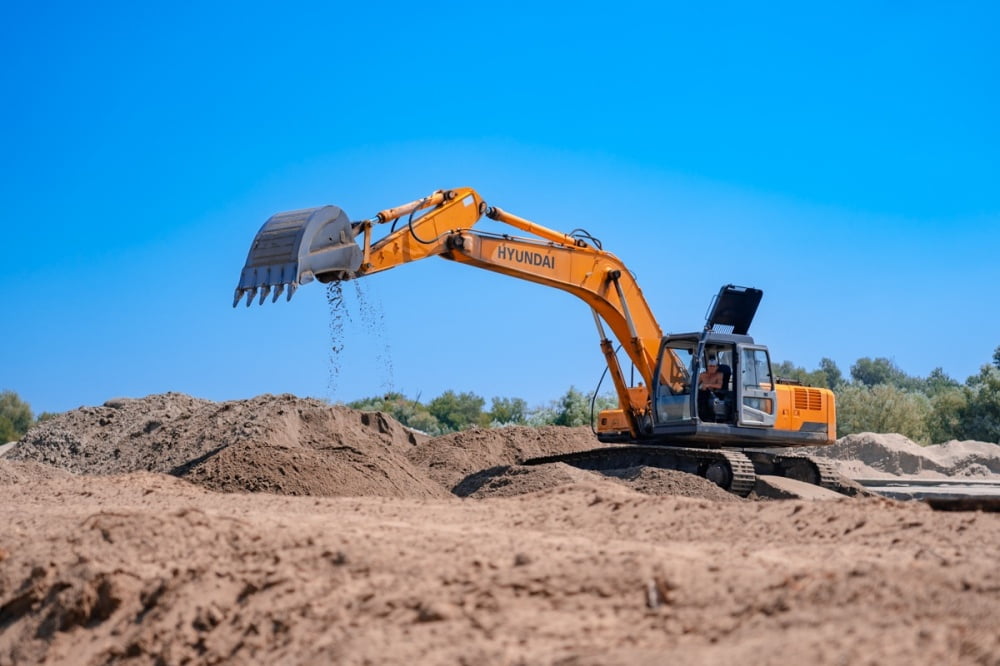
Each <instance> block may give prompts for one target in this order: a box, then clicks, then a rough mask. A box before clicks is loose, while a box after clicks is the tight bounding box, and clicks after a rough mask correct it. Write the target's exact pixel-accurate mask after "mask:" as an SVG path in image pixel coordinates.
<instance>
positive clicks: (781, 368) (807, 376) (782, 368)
mask: <svg viewBox="0 0 1000 666" xmlns="http://www.w3.org/2000/svg"><path fill="white" fill-rule="evenodd" d="M771 371H772V372H773V373H774V376H775V377H779V378H781V379H790V380H792V381H796V382H801V383H802V384H803V385H804V386H817V387H820V388H829V385H828V384H827V374H826V373H825V372H824V371H823V370H813V371H812V372H809V371H808V370H806V369H805V368H802V367H799V366H797V365H795V364H793V363H792V362H791V361H782V362H781V363H778V364H776V365H774V366H773V367H772V368H771Z"/></svg>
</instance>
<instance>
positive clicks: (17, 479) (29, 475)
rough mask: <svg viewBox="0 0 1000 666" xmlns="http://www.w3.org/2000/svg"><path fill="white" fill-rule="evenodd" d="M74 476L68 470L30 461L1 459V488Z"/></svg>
mask: <svg viewBox="0 0 1000 666" xmlns="http://www.w3.org/2000/svg"><path fill="white" fill-rule="evenodd" d="M70 476H73V475H72V474H70V473H69V472H67V471H66V470H62V469H59V468H58V467H52V466H51V465H43V464H42V463H37V462H33V461H30V460H24V461H19V460H4V459H2V458H0V486H2V485H6V484H12V483H35V482H37V481H46V480H48V479H63V478H66V477H70Z"/></svg>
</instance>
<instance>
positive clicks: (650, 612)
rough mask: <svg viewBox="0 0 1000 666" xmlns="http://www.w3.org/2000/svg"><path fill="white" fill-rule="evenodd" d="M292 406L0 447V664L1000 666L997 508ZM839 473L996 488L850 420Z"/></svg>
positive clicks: (987, 462)
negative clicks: (730, 479)
mask: <svg viewBox="0 0 1000 666" xmlns="http://www.w3.org/2000/svg"><path fill="white" fill-rule="evenodd" d="M598 445H599V443H598V442H597V440H596V438H595V437H594V436H593V434H592V433H591V432H590V430H589V429H568V428H555V427H552V428H538V429H535V428H523V427H512V428H502V429H497V430H470V431H465V432H461V433H456V434H453V435H448V436H445V437H438V438H433V439H431V438H428V437H426V436H424V435H421V434H419V433H414V432H412V431H409V430H408V429H406V428H404V427H403V426H401V425H400V424H399V423H397V422H396V421H394V420H393V419H392V418H390V417H388V416H387V415H385V414H380V413H364V412H358V411H354V410H351V409H348V408H346V407H340V406H329V405H326V404H325V403H322V402H320V401H316V400H310V399H301V398H296V397H294V396H289V395H281V396H259V397H257V398H253V399H250V400H242V401H232V402H224V403H215V402H210V401H206V400H199V399H196V398H192V397H190V396H185V395H181V394H164V395H155V396H149V397H146V398H142V399H116V400H109V401H108V402H107V403H105V404H104V405H103V406H100V407H84V408H81V409H78V410H74V411H72V412H68V413H66V414H63V415H60V416H58V417H56V418H54V419H52V420H50V421H46V422H44V423H42V424H40V425H39V426H37V427H36V428H34V429H33V430H32V431H31V432H29V433H28V434H27V435H26V436H25V437H24V438H23V439H22V440H21V441H20V442H19V443H18V444H17V445H16V446H14V447H13V448H12V449H10V450H9V451H7V452H6V453H5V455H4V457H2V458H0V498H2V504H0V512H2V513H3V515H2V516H0V666H3V665H6V664H24V663H40V662H45V663H52V664H103V663H110V662H118V661H121V662H129V663H137V664H146V663H149V664H154V663H155V664H184V663H194V664H201V663H295V664H300V663H306V664H309V663H316V664H328V663H344V664H378V663H406V662H409V663H421V664H423V663H428V664H481V663H491V664H493V663H496V664H508V663H509V664H521V663H523V664H555V663H559V664H661V663H665V662H673V663H692V664H717V663H726V662H732V663H741V662H742V663H755V664H789V663H803V662H807V663H811V664H815V665H825V664H856V663H870V664H914V663H949V664H954V663H959V664H990V665H997V664H1000V632H998V631H997V625H996V617H997V616H998V614H1000V567H998V566H997V564H996V553H997V552H998V550H1000V514H996V513H981V512H935V511H932V510H931V509H930V508H929V507H928V506H927V505H925V504H923V503H919V502H896V501H891V500H886V499H879V498H847V497H845V498H844V499H840V500H833V501H822V502H820V501H805V500H781V501H777V500H766V499H764V498H760V497H756V496H751V497H750V498H748V499H740V498H738V497H736V496H733V495H731V494H729V493H726V492H724V491H722V490H721V489H719V488H718V487H717V486H715V485H713V484H711V483H710V482H708V481H706V480H705V479H701V478H699V477H694V476H691V475H687V474H682V473H678V472H672V471H666V470H658V469H649V468H632V469H622V470H615V471H613V472H610V473H608V474H606V475H602V474H598V473H594V472H589V471H583V470H580V469H577V468H574V467H571V466H568V465H565V464H562V463H553V464H548V465H538V466H525V465H522V464H520V463H521V462H522V461H523V460H525V459H526V458H531V457H537V456H543V455H551V454H556V453H562V452H569V451H578V450H585V449H588V448H594V447H596V446H598ZM817 453H818V454H820V455H826V456H828V457H830V458H832V459H834V460H835V461H836V462H837V464H838V465H839V466H840V468H841V469H842V470H843V471H845V472H847V473H849V474H850V475H853V476H886V475H891V474H912V475H918V476H925V477H926V476H961V477H963V478H967V477H973V478H1000V446H997V445H996V444H985V443H982V442H950V443H948V444H945V445H941V446H938V447H919V446H917V445H915V444H913V443H912V442H909V440H905V438H902V437H900V436H898V435H874V434H868V433H866V434H863V435H857V436H851V437H847V438H844V439H842V440H840V441H839V442H838V443H837V444H836V445H834V446H831V447H826V448H825V449H823V450H821V451H817Z"/></svg>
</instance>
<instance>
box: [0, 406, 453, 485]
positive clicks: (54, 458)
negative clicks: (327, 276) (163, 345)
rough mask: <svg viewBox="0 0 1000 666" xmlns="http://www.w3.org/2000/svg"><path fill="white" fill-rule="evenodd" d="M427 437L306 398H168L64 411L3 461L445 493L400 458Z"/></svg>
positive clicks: (208, 479)
mask: <svg viewBox="0 0 1000 666" xmlns="http://www.w3.org/2000/svg"><path fill="white" fill-rule="evenodd" d="M423 439H424V436H422V435H418V434H416V433H414V432H412V431H410V430H407V429H406V428H404V427H403V426H402V425H400V424H399V423H398V422H396V421H395V420H393V419H392V418H390V417H388V416H386V415H385V414H382V413H379V412H359V411H356V410H353V409H349V408H347V407H342V406H331V405H327V404H325V403H323V402H320V401H319V400H314V399H309V398H297V397H295V396H291V395H279V396H271V395H262V396H258V397H256V398H252V399H250V400H235V401H230V402H222V403H215V402H211V401H208V400H199V399H197V398H192V397H190V396H186V395H183V394H179V393H166V394H161V395H151V396H148V397H146V398H141V399H116V400H109V401H108V402H106V403H105V404H104V405H103V406H101V407H83V408H80V409H77V410H74V411H72V412H68V413H66V414H62V415H60V416H58V417H56V418H54V419H51V420H50V421H46V422H44V423H42V424H40V425H39V426H37V427H35V428H33V429H32V430H31V431H30V432H28V434H27V435H25V437H24V438H23V439H22V440H21V442H20V443H19V444H18V445H17V447H16V448H15V449H14V450H12V451H11V452H10V453H9V454H8V457H9V458H11V459H16V460H31V461H35V462H40V463H45V464H48V465H52V466H55V467H58V468H61V469H64V470H68V471H70V472H73V473H75V474H93V475H108V474H125V473H128V472H135V471H149V472H161V473H166V474H173V475H175V476H180V477H183V478H186V479H188V480H190V481H192V482H194V483H198V484H201V485H204V486H206V487H208V488H211V489H213V490H224V491H230V492H232V491H249V492H254V491H264V492H273V493H283V494H292V495H331V494H332V495H342V494H350V495H381V496H385V497H444V496H447V493H446V492H444V491H442V489H441V488H439V487H438V485H437V484H435V483H433V482H432V481H430V480H429V479H427V478H426V476H425V475H424V474H423V472H422V471H420V470H419V469H417V468H415V467H414V466H413V465H412V464H411V463H410V462H409V461H408V460H407V459H406V455H405V454H406V452H407V451H408V450H409V449H411V448H413V446H414V445H416V444H417V443H418V442H420V441H422V440H423Z"/></svg>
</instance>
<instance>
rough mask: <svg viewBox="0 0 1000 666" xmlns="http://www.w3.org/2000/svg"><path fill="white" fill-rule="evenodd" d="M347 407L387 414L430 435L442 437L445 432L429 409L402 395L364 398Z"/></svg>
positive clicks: (392, 393) (409, 426)
mask: <svg viewBox="0 0 1000 666" xmlns="http://www.w3.org/2000/svg"><path fill="white" fill-rule="evenodd" d="M347 406H348V407H350V408H352V409H360V410H362V411H367V412H385V413H386V414H389V415H390V416H392V418H394V419H396V420H397V421H399V422H400V423H402V424H403V425H405V426H406V427H408V428H413V429H414V430H419V431H421V432H426V433H427V434H429V435H441V434H444V432H445V431H444V429H443V428H442V427H441V424H440V423H439V422H438V420H437V419H436V418H435V417H434V416H433V415H432V414H431V413H430V412H429V411H428V410H427V407H425V406H424V405H422V404H420V402H418V401H416V400H410V399H408V398H407V397H406V396H404V395H403V394H402V393H397V392H391V393H386V394H385V395H383V396H378V397H373V398H363V399H361V400H355V401H354V402H349V403H347Z"/></svg>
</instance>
